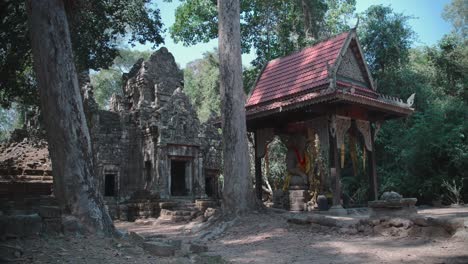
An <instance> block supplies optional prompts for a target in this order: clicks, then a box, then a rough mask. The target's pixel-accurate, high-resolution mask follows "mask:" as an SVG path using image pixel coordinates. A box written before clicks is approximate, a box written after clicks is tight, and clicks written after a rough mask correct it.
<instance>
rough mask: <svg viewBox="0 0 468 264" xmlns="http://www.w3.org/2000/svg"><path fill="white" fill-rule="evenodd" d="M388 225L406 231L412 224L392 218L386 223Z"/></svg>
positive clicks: (408, 221) (406, 220) (401, 219)
mask: <svg viewBox="0 0 468 264" xmlns="http://www.w3.org/2000/svg"><path fill="white" fill-rule="evenodd" d="M388 225H389V226H391V227H399V228H400V227H401V228H404V229H408V228H410V227H411V226H412V225H413V222H411V221H410V220H408V219H403V218H392V219H390V221H388Z"/></svg>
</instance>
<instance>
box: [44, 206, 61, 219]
mask: <svg viewBox="0 0 468 264" xmlns="http://www.w3.org/2000/svg"><path fill="white" fill-rule="evenodd" d="M61 214H62V211H61V210H60V207H58V206H41V207H39V215H40V216H41V217H42V218H59V217H60V216H61Z"/></svg>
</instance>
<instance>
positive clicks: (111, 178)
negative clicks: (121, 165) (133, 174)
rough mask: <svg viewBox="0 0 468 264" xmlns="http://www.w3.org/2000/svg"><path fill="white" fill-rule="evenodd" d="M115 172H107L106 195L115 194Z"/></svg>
mask: <svg viewBox="0 0 468 264" xmlns="http://www.w3.org/2000/svg"><path fill="white" fill-rule="evenodd" d="M115 178H116V177H115V174H105V178H104V196H115V193H116V191H115V189H116V188H115V186H116V184H115Z"/></svg>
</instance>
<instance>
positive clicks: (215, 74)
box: [184, 50, 221, 122]
mask: <svg viewBox="0 0 468 264" xmlns="http://www.w3.org/2000/svg"><path fill="white" fill-rule="evenodd" d="M184 91H185V93H186V94H187V96H188V97H189V98H190V100H191V102H192V104H193V106H194V107H195V109H196V110H197V113H198V118H199V119H200V120H201V121H202V122H204V121H206V120H207V119H208V118H209V117H210V116H211V115H212V114H214V115H216V116H218V115H219V114H220V107H221V106H220V104H221V103H220V102H221V101H220V94H219V61H218V52H217V51H216V50H215V51H213V52H207V53H205V54H203V58H202V59H199V60H196V61H193V62H191V63H189V64H188V65H187V67H186V68H185V70H184Z"/></svg>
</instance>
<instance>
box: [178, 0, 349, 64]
mask: <svg viewBox="0 0 468 264" xmlns="http://www.w3.org/2000/svg"><path fill="white" fill-rule="evenodd" d="M354 9H355V0H294V1H280V0H274V1H271V0H269V1H267V0H243V1H241V44H242V51H243V52H244V53H248V52H249V51H250V50H251V49H252V48H254V49H255V51H256V54H257V58H256V59H255V60H254V61H253V62H252V64H253V65H254V66H255V67H257V68H260V67H261V66H262V65H264V64H265V63H266V62H267V61H269V60H272V59H274V58H277V57H280V56H284V55H287V54H289V53H291V52H293V51H295V50H298V49H300V48H302V47H304V46H306V45H308V44H310V43H313V42H315V41H317V40H318V39H321V38H323V37H326V36H329V35H330V34H334V33H337V32H338V31H341V30H344V29H347V25H346V21H347V19H348V18H349V17H350V16H351V15H352V13H353V12H354ZM217 14H218V13H217V9H216V1H211V0H186V1H182V4H181V5H180V6H179V7H178V8H177V10H176V21H175V23H174V25H173V26H172V27H171V28H170V34H171V37H172V38H173V39H174V41H175V42H182V43H184V45H194V44H196V43H200V42H208V41H209V40H211V39H214V38H216V37H217V36H218V28H217V26H218V25H217V22H218V18H217ZM308 36H309V37H308Z"/></svg>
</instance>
